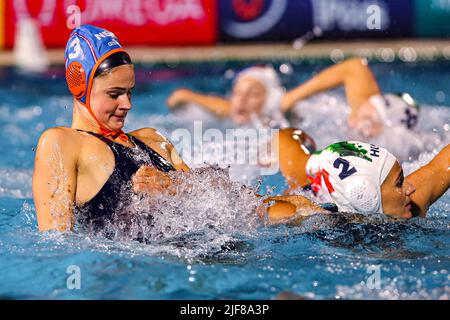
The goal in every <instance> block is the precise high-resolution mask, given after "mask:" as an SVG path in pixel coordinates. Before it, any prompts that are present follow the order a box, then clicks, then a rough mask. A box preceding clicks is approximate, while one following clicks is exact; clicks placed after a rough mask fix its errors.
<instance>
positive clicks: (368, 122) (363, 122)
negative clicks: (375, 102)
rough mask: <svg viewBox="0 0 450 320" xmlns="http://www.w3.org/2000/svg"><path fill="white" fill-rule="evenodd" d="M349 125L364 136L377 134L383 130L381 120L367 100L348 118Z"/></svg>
mask: <svg viewBox="0 0 450 320" xmlns="http://www.w3.org/2000/svg"><path fill="white" fill-rule="evenodd" d="M349 126H350V127H351V128H354V129H356V130H358V131H359V132H360V133H361V134H362V135H363V136H364V137H366V138H369V137H374V136H377V135H379V134H380V133H381V132H382V131H383V123H382V120H381V119H380V117H379V115H378V112H377V111H376V109H375V107H374V106H372V105H371V104H370V103H369V102H367V103H365V104H363V105H361V107H359V109H358V111H357V112H356V115H355V116H354V117H352V118H351V119H350V120H349Z"/></svg>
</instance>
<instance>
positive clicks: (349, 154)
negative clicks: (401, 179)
mask: <svg viewBox="0 0 450 320" xmlns="http://www.w3.org/2000/svg"><path fill="white" fill-rule="evenodd" d="M396 161H397V159H396V158H395V157H394V156H393V155H392V154H391V153H390V152H389V151H387V150H386V149H384V148H381V147H379V146H376V145H373V144H367V143H363V142H358V141H343V142H338V143H334V144H332V145H329V146H328V147H327V148H325V149H324V150H322V151H321V152H320V153H319V154H316V155H313V156H312V157H311V159H310V160H309V161H308V163H307V165H306V171H307V174H308V176H309V177H310V180H311V183H312V188H313V190H315V191H320V192H325V193H328V194H329V196H330V198H331V200H332V201H333V202H334V203H335V204H336V205H337V206H338V208H339V211H344V212H361V213H375V212H377V213H383V206H382V201H381V185H382V184H383V182H384V180H385V179H386V177H387V176H388V174H389V172H390V171H391V169H392V167H393V166H394V164H395V162H396Z"/></svg>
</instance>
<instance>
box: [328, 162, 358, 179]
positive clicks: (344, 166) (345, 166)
mask: <svg viewBox="0 0 450 320" xmlns="http://www.w3.org/2000/svg"><path fill="white" fill-rule="evenodd" d="M341 165H342V171H341V173H339V178H341V180H344V179H345V178H347V177H350V176H351V175H352V174H354V173H356V172H357V171H356V169H355V168H354V167H352V168H351V169H350V170H349V168H350V163H349V162H348V161H347V160H345V159H343V158H337V159H336V160H335V161H334V163H333V167H335V168H336V169H339V167H340V166H341Z"/></svg>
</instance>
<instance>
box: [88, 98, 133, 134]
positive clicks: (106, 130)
mask: <svg viewBox="0 0 450 320" xmlns="http://www.w3.org/2000/svg"><path fill="white" fill-rule="evenodd" d="M80 103H81V104H82V105H84V106H85V107H86V109H87V110H88V111H89V113H90V114H91V116H92V117H93V118H94V120H95V122H97V124H98V125H99V129H98V133H99V134H101V135H102V136H104V137H106V138H113V139H117V138H119V139H120V140H122V141H124V142H128V140H129V139H128V136H127V135H126V134H125V132H124V131H123V130H116V131H113V130H110V129H108V128H105V127H104V126H102V125H101V123H100V121H98V119H97V117H96V116H95V114H94V112H92V109H91V106H90V104H88V103H89V102H87V103H86V104H84V103H83V102H81V101H80Z"/></svg>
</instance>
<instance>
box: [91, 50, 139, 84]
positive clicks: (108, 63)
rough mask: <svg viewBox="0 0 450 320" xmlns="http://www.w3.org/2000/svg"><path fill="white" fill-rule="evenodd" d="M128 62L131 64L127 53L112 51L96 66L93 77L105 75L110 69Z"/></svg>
mask: <svg viewBox="0 0 450 320" xmlns="http://www.w3.org/2000/svg"><path fill="white" fill-rule="evenodd" d="M130 64H133V62H132V61H131V58H130V56H129V55H128V53H126V52H124V51H119V52H116V53H113V54H112V55H110V56H109V57H108V58H106V59H105V60H104V61H103V62H102V63H101V64H100V65H99V66H98V68H97V70H96V71H95V74H94V78H96V77H98V76H102V75H105V74H107V73H109V72H111V70H112V69H114V68H116V67H119V66H122V65H130Z"/></svg>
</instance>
